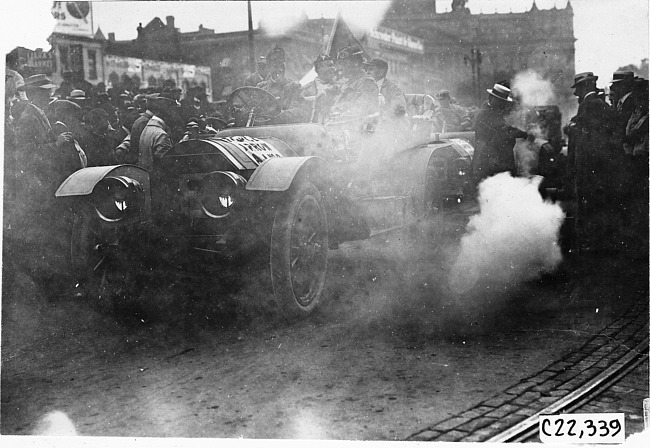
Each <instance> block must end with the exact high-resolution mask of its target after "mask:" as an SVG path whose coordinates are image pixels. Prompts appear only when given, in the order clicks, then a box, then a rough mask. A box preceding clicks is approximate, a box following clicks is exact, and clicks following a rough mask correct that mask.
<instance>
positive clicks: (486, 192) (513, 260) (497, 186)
mask: <svg viewBox="0 0 650 448" xmlns="http://www.w3.org/2000/svg"><path fill="white" fill-rule="evenodd" d="M540 182H541V178H540V177H533V178H530V179H527V178H513V177H512V176H511V175H510V174H509V173H500V174H497V175H496V176H493V177H490V178H487V179H486V180H484V181H483V182H482V183H481V184H480V185H479V203H480V207H481V211H480V213H479V214H478V215H475V216H472V218H471V219H470V221H469V224H468V227H467V228H468V234H467V235H465V236H464V237H463V238H462V239H461V243H460V244H461V246H460V252H459V254H458V257H457V259H456V261H455V262H454V263H453V265H452V269H451V272H450V275H449V279H448V283H449V287H450V288H451V290H452V291H453V292H454V293H456V294H463V293H466V292H468V291H470V290H471V289H472V288H473V287H474V286H475V285H476V284H477V283H478V282H479V281H480V280H489V281H494V282H498V283H509V284H513V283H514V284H517V283H521V282H524V281H528V280H532V279H534V278H537V277H538V276H539V275H541V274H543V273H549V272H552V271H553V270H554V269H555V268H556V267H557V266H558V264H559V263H560V261H562V253H561V250H560V246H559V244H558V236H559V231H560V226H561V225H562V221H563V219H564V212H563V211H562V209H561V208H560V206H559V205H557V204H553V203H550V202H545V201H544V200H543V199H542V197H541V195H540V193H539V191H538V186H539V183H540Z"/></svg>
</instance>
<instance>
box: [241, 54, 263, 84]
mask: <svg viewBox="0 0 650 448" xmlns="http://www.w3.org/2000/svg"><path fill="white" fill-rule="evenodd" d="M268 74H269V71H268V69H267V67H266V57H264V56H260V57H259V58H258V59H257V71H255V72H253V73H251V74H250V75H248V76H247V77H246V79H244V85H245V86H251V87H256V86H257V85H258V84H259V83H261V82H262V81H264V80H265V79H266V76H267V75H268Z"/></svg>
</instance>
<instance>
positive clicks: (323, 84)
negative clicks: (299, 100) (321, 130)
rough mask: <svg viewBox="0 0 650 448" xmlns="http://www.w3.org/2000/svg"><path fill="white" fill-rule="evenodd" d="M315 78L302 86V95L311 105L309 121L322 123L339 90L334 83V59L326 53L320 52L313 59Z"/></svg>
mask: <svg viewBox="0 0 650 448" xmlns="http://www.w3.org/2000/svg"><path fill="white" fill-rule="evenodd" d="M314 71H315V72H316V74H317V76H316V78H315V79H314V80H313V81H312V82H310V83H309V84H307V85H306V86H304V87H303V88H302V95H303V96H304V97H305V100H306V101H307V103H308V104H309V105H311V113H310V120H309V121H310V122H312V123H321V124H323V123H324V122H325V120H326V119H327V117H328V115H329V111H330V108H331V107H332V105H333V104H334V101H336V98H337V96H338V94H339V92H340V89H339V86H338V85H337V84H336V82H335V79H336V68H335V67H334V60H333V59H332V58H331V57H329V56H328V55H327V54H320V55H319V56H318V57H317V58H316V60H315V61H314Z"/></svg>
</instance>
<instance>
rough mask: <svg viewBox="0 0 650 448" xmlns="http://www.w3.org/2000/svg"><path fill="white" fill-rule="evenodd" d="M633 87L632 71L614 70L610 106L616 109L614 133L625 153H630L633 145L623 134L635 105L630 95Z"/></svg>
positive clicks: (610, 88) (633, 98)
mask: <svg viewBox="0 0 650 448" xmlns="http://www.w3.org/2000/svg"><path fill="white" fill-rule="evenodd" d="M633 88H634V73H633V72H629V71H617V72H614V76H613V79H612V83H611V84H610V87H609V90H610V93H611V96H610V99H611V102H612V107H613V108H614V110H615V111H616V120H617V125H616V133H617V137H618V139H620V141H621V145H622V148H623V150H624V152H625V154H632V151H633V149H634V147H633V145H632V144H631V143H630V142H629V141H628V139H627V137H626V135H625V128H626V127H627V123H628V121H630V117H631V116H632V113H633V112H634V109H635V107H636V104H635V101H634V100H635V96H633V95H632V90H633Z"/></svg>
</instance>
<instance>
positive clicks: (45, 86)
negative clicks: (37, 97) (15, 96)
mask: <svg viewBox="0 0 650 448" xmlns="http://www.w3.org/2000/svg"><path fill="white" fill-rule="evenodd" d="M55 87H58V86H57V85H56V84H51V83H48V84H41V85H39V86H36V85H34V84H27V85H24V86H20V87H18V88H17V89H16V90H17V91H19V92H25V91H27V90H36V89H54V88H55Z"/></svg>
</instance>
